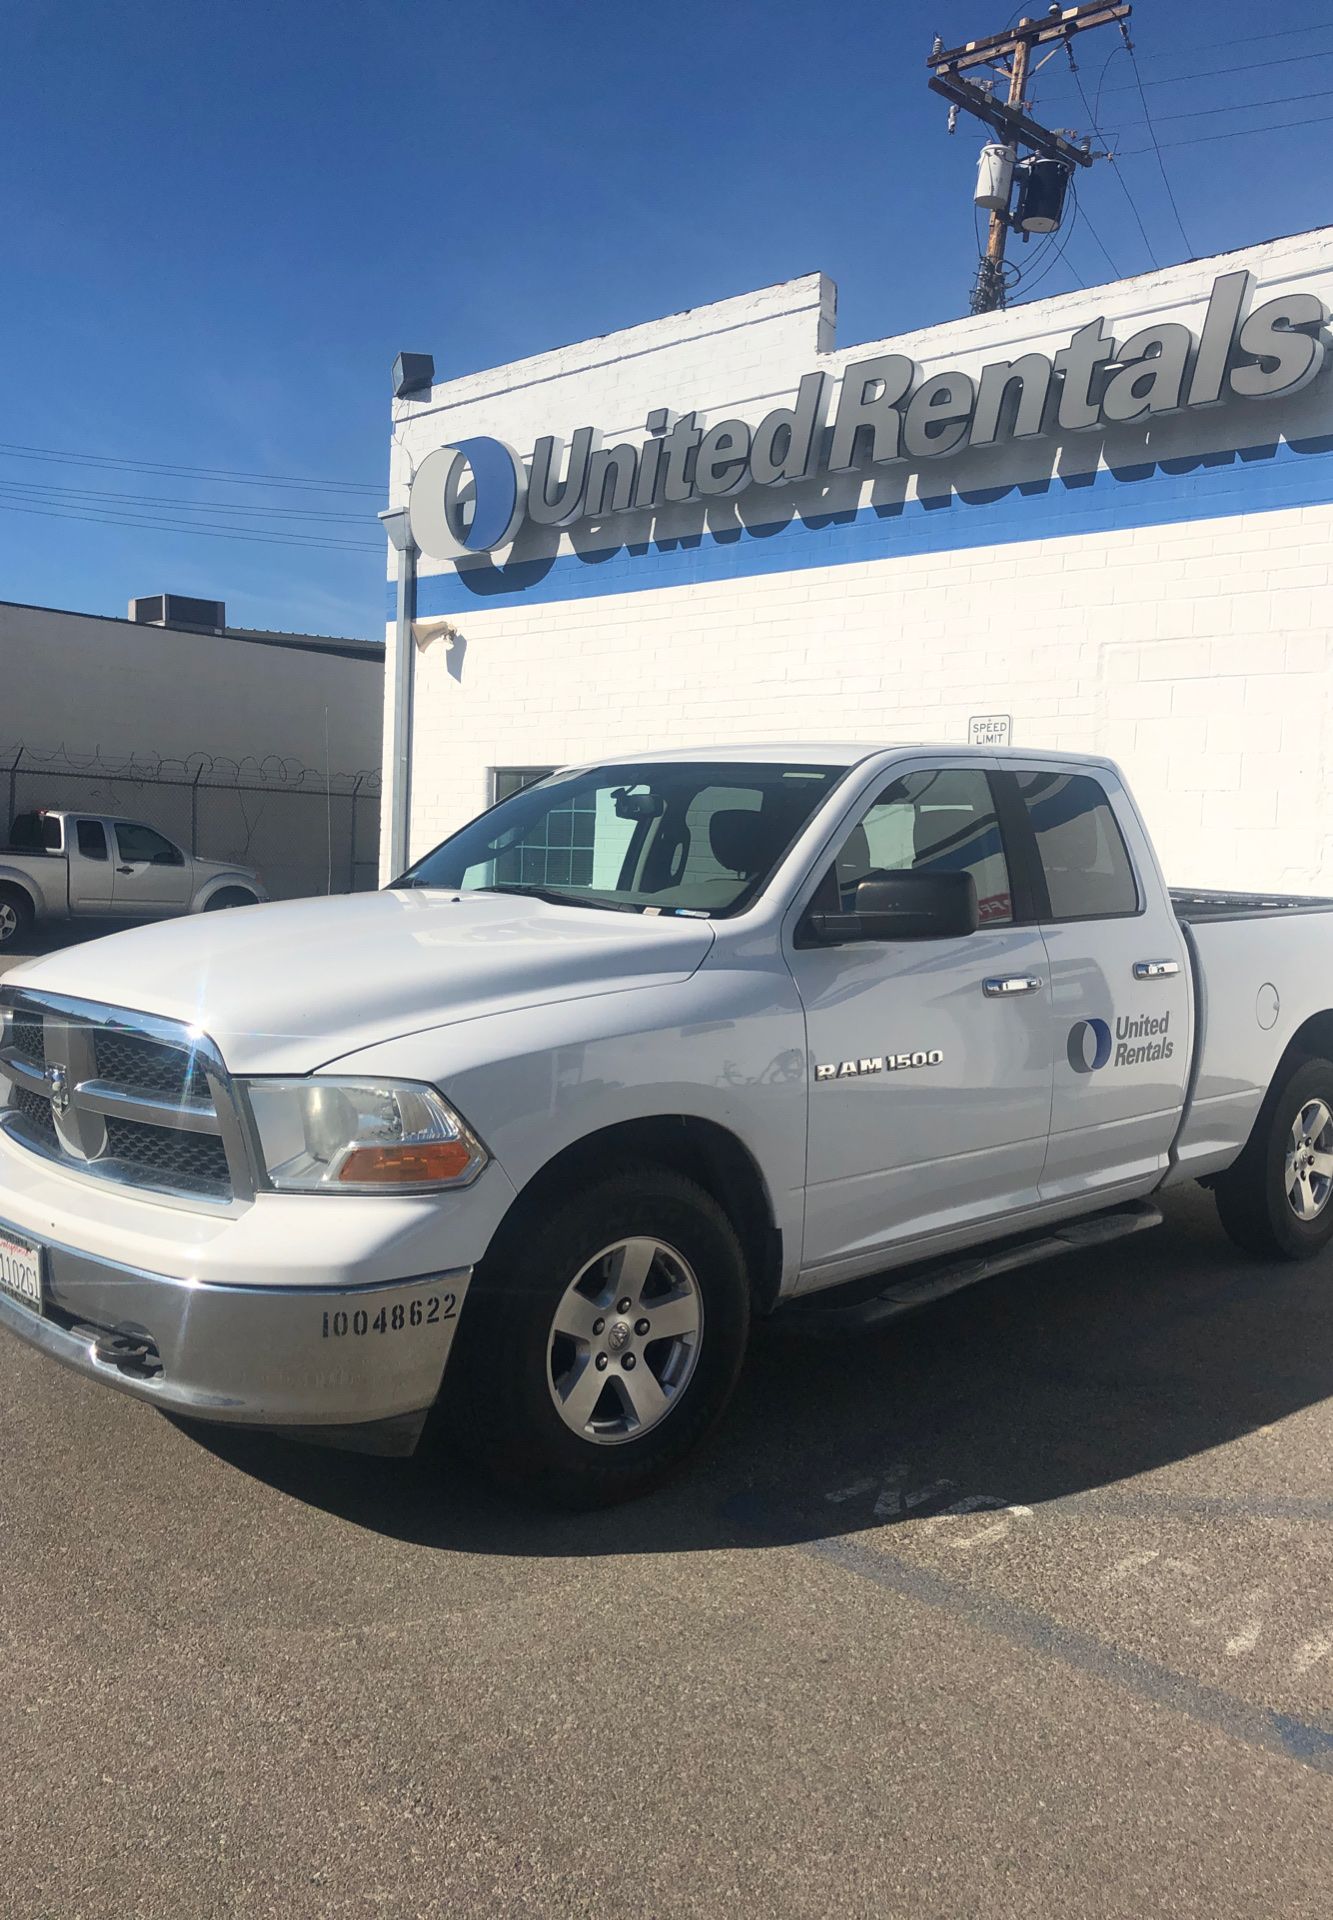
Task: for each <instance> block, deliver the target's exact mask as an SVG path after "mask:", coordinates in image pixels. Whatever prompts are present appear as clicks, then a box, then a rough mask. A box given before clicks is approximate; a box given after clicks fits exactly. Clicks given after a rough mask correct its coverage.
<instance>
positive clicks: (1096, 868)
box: [1018, 773, 1139, 920]
mask: <svg viewBox="0 0 1333 1920" xmlns="http://www.w3.org/2000/svg"><path fill="white" fill-rule="evenodd" d="M1018 789H1019V792H1020V793H1021V794H1022V796H1023V802H1024V805H1025V806H1026V807H1027V810H1028V819H1029V820H1030V821H1031V823H1032V831H1033V833H1034V834H1035V835H1036V840H1037V852H1038V854H1039V856H1040V859H1041V868H1042V872H1043V873H1044V874H1045V876H1046V891H1047V892H1048V893H1049V895H1050V899H1051V918H1052V919H1053V920H1107V919H1111V918H1114V917H1116V916H1118V915H1123V914H1129V913H1137V912H1138V910H1139V890H1138V886H1137V884H1136V882H1135V879H1134V869H1133V868H1132V867H1131V866H1130V864H1129V854H1128V852H1127V851H1126V848H1125V842H1124V839H1123V838H1122V836H1121V832H1120V826H1119V822H1118V821H1117V820H1116V817H1115V812H1114V810H1113V808H1112V806H1111V803H1110V801H1109V800H1108V799H1107V797H1106V793H1105V790H1104V789H1103V787H1102V786H1101V784H1100V783H1099V782H1098V781H1096V780H1094V779H1093V778H1092V777H1091V776H1090V775H1089V774H1086V773H1020V774H1019V775H1018Z"/></svg>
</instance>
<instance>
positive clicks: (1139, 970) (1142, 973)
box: [1134, 960, 1180, 980]
mask: <svg viewBox="0 0 1333 1920" xmlns="http://www.w3.org/2000/svg"><path fill="white" fill-rule="evenodd" d="M1179 972H1180V962H1179V960H1136V961H1135V962H1134V978H1135V979H1136V980H1169V979H1170V977H1171V975H1172V974H1173V973H1179Z"/></svg>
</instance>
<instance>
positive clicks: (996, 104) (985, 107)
mask: <svg viewBox="0 0 1333 1920" xmlns="http://www.w3.org/2000/svg"><path fill="white" fill-rule="evenodd" d="M1132 11H1133V8H1132V7H1131V6H1129V5H1128V4H1120V3H1116V4H1104V3H1103V0H1089V3H1088V4H1084V5H1081V6H1075V7H1062V6H1061V5H1059V0H1056V4H1054V5H1052V6H1051V7H1050V9H1049V10H1048V12H1047V13H1045V14H1044V15H1043V16H1042V17H1041V19H1039V20H1029V19H1022V20H1020V21H1019V22H1018V24H1017V25H1016V26H1014V27H1012V28H1007V29H1006V30H1005V31H1004V32H1003V33H992V34H988V35H987V36H986V37H985V38H983V39H980V40H969V41H968V42H967V43H966V44H965V45H964V46H961V47H948V48H946V47H945V46H943V45H942V43H941V42H940V40H939V39H938V38H937V39H936V41H935V45H934V48H933V49H932V51H931V54H930V57H929V59H928V60H927V62H926V65H927V66H928V67H929V68H930V69H931V77H930V81H929V86H930V89H931V91H932V92H933V93H938V94H941V95H943V97H944V98H945V99H946V100H947V101H948V102H949V104H950V108H951V111H950V115H949V131H950V133H952V132H953V129H954V125H955V123H956V120H957V115H958V109H959V108H960V107H961V108H962V109H963V111H964V112H965V113H970V114H974V115H975V116H976V118H977V119H978V120H981V121H984V122H985V124H986V125H987V126H989V127H991V128H992V129H993V130H994V131H995V132H996V133H998V134H999V136H1000V138H1001V140H1002V141H1003V143H1004V145H1005V147H1006V148H1007V150H1008V153H1009V155H1010V158H1011V163H1012V161H1013V160H1014V159H1016V157H1017V151H1018V148H1019V147H1020V146H1022V147H1026V148H1028V149H1030V150H1031V152H1032V153H1033V154H1034V155H1036V156H1038V157H1040V158H1041V159H1044V160H1053V161H1055V162H1057V163H1058V164H1059V166H1061V167H1063V168H1064V169H1066V170H1067V172H1068V173H1072V171H1073V169H1074V168H1075V167H1090V166H1091V165H1092V162H1093V159H1094V158H1104V157H1105V156H1103V155H1094V154H1093V153H1092V151H1091V149H1090V146H1089V144H1088V142H1087V141H1086V140H1085V141H1084V143H1083V144H1082V145H1081V146H1080V145H1075V144H1074V143H1073V142H1071V141H1069V140H1066V139H1065V138H1064V137H1063V135H1062V134H1060V133H1056V132H1054V131H1053V130H1052V129H1051V128H1049V127H1043V126H1042V125H1041V124H1040V123H1039V122H1038V121H1036V120H1033V119H1032V118H1031V116H1030V113H1029V111H1028V103H1027V101H1026V99H1025V97H1024V96H1025V94H1026V90H1027V85H1028V79H1029V75H1030V74H1031V73H1032V72H1034V71H1038V72H1039V71H1040V69H1041V68H1042V67H1044V66H1045V64H1046V62H1047V60H1049V59H1051V58H1052V57H1053V56H1054V55H1055V54H1056V53H1058V52H1059V50H1060V48H1061V47H1064V48H1066V49H1068V47H1069V43H1070V41H1071V40H1072V39H1073V38H1074V36H1075V35H1076V34H1080V33H1086V32H1087V31H1088V30H1089V28H1091V27H1108V26H1112V25H1120V24H1121V23H1122V22H1123V21H1125V20H1127V19H1128V18H1129V16H1130V14H1131V12H1132ZM1122 31H1123V28H1122ZM1046 49H1049V51H1046ZM1034 54H1038V55H1040V57H1039V58H1038V60H1037V65H1036V68H1035V70H1034V68H1033V66H1032V60H1033V56H1034ZM1069 57H1070V61H1071V64H1072V61H1073V54H1072V53H1070V56H1069ZM976 67H989V68H990V69H991V71H992V73H993V74H994V75H995V76H996V77H997V78H999V79H1000V80H1007V81H1008V83H1009V88H1008V96H1007V98H1006V99H1005V100H1004V101H1000V100H997V99H996V98H995V93H994V81H993V80H992V81H991V82H988V83H987V84H986V85H984V86H977V85H976V84H975V83H974V82H973V81H971V80H965V79H964V78H963V74H964V73H965V72H967V71H968V70H969V69H972V68H976ZM1012 224H1013V220H1012V216H1011V215H1010V213H1009V211H1008V208H1007V207H1006V208H1005V209H1003V210H1000V209H997V208H992V210H991V215H990V231H989V234H988V236H987V240H986V251H985V253H984V255H983V256H982V258H981V260H980V261H979V262H978V265H977V279H976V285H975V287H974V288H973V291H972V311H973V313H991V312H993V311H994V310H995V309H996V308H997V307H1002V306H1003V305H1004V303H1005V278H1004V250H1005V242H1006V238H1007V236H1008V232H1009V229H1010V227H1011V225H1012Z"/></svg>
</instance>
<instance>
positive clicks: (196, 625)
mask: <svg viewBox="0 0 1333 1920" xmlns="http://www.w3.org/2000/svg"><path fill="white" fill-rule="evenodd" d="M130 619H131V620H135V621H137V622H138V624H139V625H140V626H141V627H185V628H186V629H188V630H189V631H190V632H193V633H224V632H225V631H226V627H227V603H226V601H225V600H192V599H191V598H190V597H189V596H188V595H187V594H184V593H153V594H149V595H147V596H146V597H141V598H140V599H138V600H131V601H130Z"/></svg>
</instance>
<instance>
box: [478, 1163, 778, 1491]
mask: <svg viewBox="0 0 1333 1920" xmlns="http://www.w3.org/2000/svg"><path fill="white" fill-rule="evenodd" d="M749 1319H750V1294H749V1283H748V1279H747V1276H746V1270H745V1259H744V1255H743V1254H742V1252H741V1248H740V1243H739V1242H738V1240H737V1238H736V1233H735V1229H734V1228H733V1227H732V1225H731V1222H730V1221H729V1220H728V1218H727V1216H726V1214H725V1213H724V1212H723V1211H722V1209H721V1208H720V1207H719V1206H718V1205H717V1203H716V1201H715V1200H713V1199H712V1197H711V1196H710V1195H709V1194H707V1193H706V1192H705V1191H704V1190H703V1188H702V1187H699V1186H697V1185H696V1184H695V1183H694V1181H692V1180H688V1179H685V1178H684V1177H682V1176H681V1175H679V1174H676V1173H673V1172H671V1171H669V1170H666V1169H654V1168H644V1169H642V1170H637V1171H627V1172H624V1173H618V1174H611V1175H608V1176H606V1177H605V1178H603V1179H601V1180H598V1181H596V1182H593V1183H591V1184H589V1185H588V1186H586V1187H583V1188H581V1189H579V1190H578V1191H576V1192H575V1193H573V1194H571V1195H570V1196H569V1197H568V1198H567V1199H565V1200H564V1201H563V1202H560V1203H557V1204H556V1205H555V1206H554V1207H553V1208H552V1210H551V1212H550V1213H548V1214H546V1215H545V1216H544V1217H543V1218H541V1219H539V1220H537V1221H533V1220H532V1219H531V1218H529V1219H528V1220H527V1222H526V1224H524V1225H522V1226H516V1227H515V1228H514V1229H512V1230H511V1231H510V1232H508V1233H504V1232H502V1234H501V1236H500V1238H499V1240H498V1242H497V1245H496V1247H495V1248H494V1250H493V1251H492V1252H491V1253H490V1254H489V1255H488V1256H487V1258H486V1261H485V1262H484V1264H483V1266H482V1267H481V1268H480V1269H479V1271H478V1273H477V1276H476V1279H475V1280H474V1281H473V1285H472V1289H471V1291H470V1292H469V1295H468V1299H467V1303H466V1305H465V1307H464V1310H463V1317H462V1320H461V1322H460V1325H459V1332H458V1342H457V1346H456V1350H455V1353H454V1355H453V1358H452V1359H451V1361H450V1366H449V1373H448V1376H447V1378H446V1382H445V1389H444V1408H445V1412H446V1415H447V1417H448V1418H449V1422H450V1424H451V1426H452V1428H453V1431H454V1433H455V1435H456V1437H457V1438H458V1439H459V1440H460V1441H461V1443H462V1444H463V1446H464V1447H465V1449H466V1450H467V1451H468V1452H469V1453H470V1454H471V1455H472V1456H473V1457H474V1458H475V1459H476V1460H477V1461H478V1463H479V1464H481V1465H482V1466H483V1467H485V1468H486V1469H488V1470H489V1471H491V1472H492V1473H494V1474H495V1475H496V1476H497V1477H498V1478H500V1479H502V1480H504V1481H506V1482H508V1483H509V1484H510V1485H512V1486H514V1487H515V1488H517V1489H518V1490H519V1491H520V1492H522V1493H524V1494H527V1495H529V1496H533V1497H536V1498H537V1499H540V1500H544V1501H547V1502H549V1503H551V1504H554V1505H559V1506H566V1507H595V1506H606V1505H610V1504H612V1503H613V1502H615V1501H618V1500H626V1499H630V1498H632V1497H633V1496H634V1495H636V1494H639V1493H642V1492H645V1491H646V1490H647V1488H649V1487H650V1486H652V1485H654V1484H655V1483H656V1482H657V1481H659V1480H661V1479H663V1478H664V1477H665V1476H666V1475H667V1474H668V1473H670V1472H671V1471H672V1470H673V1469H674V1468H675V1467H676V1466H678V1465H679V1464H680V1462H681V1461H682V1460H684V1458H685V1457H686V1455H687V1454H688V1453H690V1452H691V1451H692V1449H693V1448H694V1447H695V1446H697V1445H698V1443H699V1441H700V1440H701V1439H702V1438H703V1436H704V1434H705V1433H706V1432H707V1431H708V1429H709V1428H710V1427H711V1426H712V1424H713V1422H714V1421H715V1420H716V1419H717V1418H718V1417H719V1415H720V1414H721V1412H722V1410H723V1408H724V1407H725V1406H726V1403H727V1401H728V1400H729V1399H730V1397H731V1392H732V1389H733V1387H734V1386H735V1384H736V1379H737V1376H738V1374H739V1372H740V1366H741V1361H742V1358H743V1357H744V1352H745V1343H746V1339H747V1336H748V1333H749Z"/></svg>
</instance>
